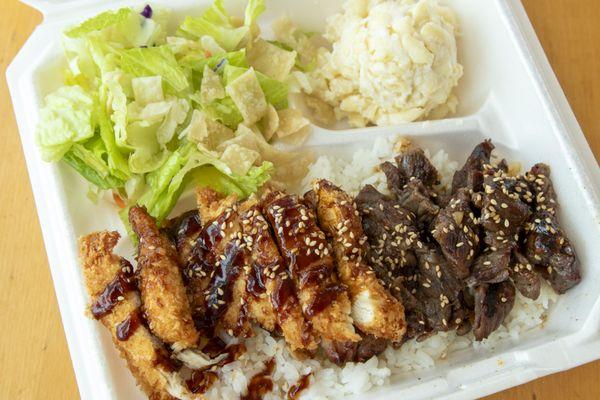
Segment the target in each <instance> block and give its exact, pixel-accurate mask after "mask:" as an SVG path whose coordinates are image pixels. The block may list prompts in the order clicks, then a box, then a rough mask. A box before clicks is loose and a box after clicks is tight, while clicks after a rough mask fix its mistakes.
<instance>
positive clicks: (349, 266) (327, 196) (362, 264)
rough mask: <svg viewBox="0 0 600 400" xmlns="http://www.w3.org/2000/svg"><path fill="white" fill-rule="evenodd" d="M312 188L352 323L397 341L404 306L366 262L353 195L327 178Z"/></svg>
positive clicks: (320, 221)
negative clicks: (349, 309) (347, 297)
mask: <svg viewBox="0 0 600 400" xmlns="http://www.w3.org/2000/svg"><path fill="white" fill-rule="evenodd" d="M313 188H314V189H313V190H314V194H315V198H316V199H315V200H316V209H317V214H318V219H319V224H320V225H321V227H322V228H323V230H324V231H325V233H326V234H327V235H328V236H329V238H330V240H331V242H332V243H333V250H334V255H335V260H336V266H337V272H338V276H339V277H340V280H341V281H342V283H343V284H344V285H346V286H347V287H348V294H349V295H350V299H351V303H352V313H351V316H352V318H353V320H354V324H355V325H356V327H357V328H358V329H360V330H361V331H362V332H364V333H367V334H371V335H373V336H375V337H378V338H383V339H389V340H391V341H394V342H400V341H401V340H402V337H403V336H404V333H405V331H406V323H405V320H404V308H403V307H402V304H401V303H400V302H399V301H398V300H397V299H396V298H394V297H393V296H392V295H391V294H390V293H389V292H388V291H387V290H386V289H385V287H384V286H383V285H382V284H381V283H380V282H379V280H378V279H377V277H376V276H375V273H374V272H373V270H372V269H371V267H370V266H369V265H368V264H367V262H366V257H365V253H366V251H365V250H366V242H367V238H366V237H365V235H364V232H363V229H362V223H361V220H360V216H359V213H358V211H357V209H356V205H355V204H354V201H353V199H352V198H351V197H350V196H349V195H348V194H347V193H345V192H343V191H342V190H341V189H339V188H338V187H336V186H334V185H333V184H332V183H331V182H329V181H326V180H319V181H317V182H315V184H314V186H313Z"/></svg>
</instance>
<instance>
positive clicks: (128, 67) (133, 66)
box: [119, 45, 190, 93]
mask: <svg viewBox="0 0 600 400" xmlns="http://www.w3.org/2000/svg"><path fill="white" fill-rule="evenodd" d="M119 54H120V55H121V68H122V69H123V71H125V72H127V73H129V74H131V75H133V76H134V77H143V76H161V77H162V79H163V81H164V82H165V84H166V85H167V87H168V88H170V89H171V90H172V91H173V92H175V93H180V92H183V91H185V90H186V89H188V88H189V86H190V84H189V81H188V78H187V76H186V74H185V73H184V71H183V70H182V68H181V67H180V66H179V64H178V63H177V60H176V59H175V55H174V54H173V51H172V50H171V49H170V48H169V47H168V46H166V45H165V46H158V47H148V48H133V49H128V50H121V51H119Z"/></svg>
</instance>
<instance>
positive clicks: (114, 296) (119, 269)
mask: <svg viewBox="0 0 600 400" xmlns="http://www.w3.org/2000/svg"><path fill="white" fill-rule="evenodd" d="M118 240H119V234H118V233H117V232H98V233H92V234H90V235H87V236H85V237H82V238H81V239H80V240H79V252H80V259H81V264H82V268H83V275H84V278H85V284H86V286H87V290H88V293H89V295H90V297H91V300H92V306H91V312H92V315H94V317H95V318H96V319H98V320H99V321H100V322H101V323H102V324H103V325H104V326H105V327H106V328H107V329H108V330H109V332H110V334H111V336H112V339H113V342H114V344H115V346H116V347H117V349H118V350H119V352H120V354H121V357H123V358H124V359H125V361H126V362H127V365H128V366H129V369H130V370H131V372H132V373H133V376H134V377H135V379H136V381H137V383H138V385H139V386H140V387H141V388H142V390H143V391H144V392H145V393H146V394H147V395H148V397H149V398H151V399H156V400H171V399H175V397H173V396H171V395H170V394H169V390H170V386H171V382H172V381H173V379H174V373H173V371H174V365H173V364H172V362H171V360H170V359H169V356H168V352H167V350H166V349H165V348H164V346H163V345H162V343H161V342H160V341H159V340H157V339H156V338H155V337H154V336H153V335H152V333H150V330H149V329H148V328H147V327H146V326H145V324H144V323H143V317H142V316H141V310H140V306H141V299H140V295H139V292H138V291H137V287H136V284H135V277H134V273H133V267H132V266H131V264H130V263H129V262H128V261H127V260H125V259H124V258H121V257H119V256H117V255H115V254H113V249H114V247H115V246H116V245H117V242H118Z"/></svg>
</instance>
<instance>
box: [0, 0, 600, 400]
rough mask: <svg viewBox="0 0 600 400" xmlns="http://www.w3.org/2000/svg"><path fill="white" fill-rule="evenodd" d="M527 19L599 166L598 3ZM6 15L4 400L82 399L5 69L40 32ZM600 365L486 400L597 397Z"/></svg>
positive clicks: (17, 13) (11, 11)
mask: <svg viewBox="0 0 600 400" xmlns="http://www.w3.org/2000/svg"><path fill="white" fill-rule="evenodd" d="M523 2H524V4H525V7H526V8H527V12H528V13H529V16H530V18H531V20H532V22H533V25H534V27H535V29H536V31H537V33H538V36H539V38H540V40H541V42H542V45H543V46H544V49H545V50H546V53H547V55H548V58H549V59H550V62H551V64H552V66H553V67H554V70H555V72H556V74H557V75H558V78H559V80H560V83H561V84H562V87H563V89H564V91H565V92H566V94H567V97H568V98H569V101H570V103H571V106H572V107H573V109H574V111H575V114H576V115H577V118H578V120H579V122H580V124H581V126H582V128H583V131H584V132H585V134H586V137H587V139H588V141H589V143H590V145H591V147H592V149H593V151H594V154H595V155H596V157H597V158H600V25H598V21H599V20H600V1H598V0H552V1H547V0H524V1H523ZM2 3H3V7H2V11H1V12H0V38H1V39H0V46H1V47H0V65H1V67H2V77H1V78H0V93H1V96H2V97H1V98H0V121H1V123H2V126H3V128H2V140H1V141H0V182H1V183H2V189H1V190H0V204H1V208H0V238H1V239H0V273H1V274H2V277H1V278H0V399H11V400H12V399H14V400H17V399H19V400H25V399H45V400H46V399H47V400H52V399H75V398H77V397H78V392H77V385H76V382H75V378H74V375H73V368H72V366H71V360H70V358H69V352H68V349H67V346H66V341H65V336H64V333H63V329H62V325H61V321H60V316H59V312H58V307H57V304H56V301H55V297H54V290H53V286H52V280H51V278H50V272H49V269H48V265H47V260H46V254H45V251H44V245H43V243H42V236H41V234H40V229H39V223H38V219H37V215H36V211H35V206H34V203H33V197H32V193H31V187H30V184H29V179H28V176H27V171H26V168H25V163H24V160H23V155H22V152H21V145H20V142H19V135H18V132H17V127H16V124H15V120H14V117H13V110H12V106H11V102H10V99H9V96H8V91H7V87H6V82H5V80H4V72H5V70H6V67H7V65H8V64H9V63H10V61H11V60H12V58H13V57H14V56H15V54H16V53H17V51H18V50H19V48H20V47H21V46H22V44H23V43H24V42H25V40H26V39H27V37H28V36H29V35H30V33H31V31H32V30H33V28H34V27H35V26H36V25H37V24H39V23H40V21H41V17H40V15H39V14H38V13H37V12H36V11H34V10H32V9H30V8H28V7H27V6H25V5H23V4H21V3H19V2H17V1H15V0H4V1H2ZM598 377H600V362H595V363H592V364H588V365H585V366H582V367H580V368H576V369H574V370H571V371H568V372H564V373H560V374H555V375H552V376H549V377H546V378H542V379H539V380H537V381H534V382H531V383H528V384H526V385H523V386H520V387H517V388H514V389H511V390H508V391H505V392H503V393H499V394H497V395H494V396H491V397H490V398H489V399H494V400H501V399H503V400H509V399H511V400H512V399H532V400H536V399H540V400H545V399H556V400H559V399H560V400H562V399H596V398H600V379H598Z"/></svg>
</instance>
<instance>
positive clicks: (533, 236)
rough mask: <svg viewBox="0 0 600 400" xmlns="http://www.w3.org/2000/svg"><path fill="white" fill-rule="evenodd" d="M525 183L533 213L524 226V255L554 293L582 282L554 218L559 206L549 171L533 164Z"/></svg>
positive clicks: (567, 244)
mask: <svg viewBox="0 0 600 400" xmlns="http://www.w3.org/2000/svg"><path fill="white" fill-rule="evenodd" d="M526 179H527V180H528V181H529V182H530V184H531V186H532V191H533V194H534V197H535V210H534V213H533V215H532V216H531V218H530V220H529V223H528V224H527V238H526V243H525V255H526V256H527V258H528V259H529V261H530V262H531V263H532V264H533V265H535V266H536V267H537V268H538V270H539V271H540V272H541V274H542V276H543V277H544V278H545V279H546V280H547V281H548V282H549V283H550V285H551V286H552V288H553V289H554V290H555V291H556V292H557V293H560V294H562V293H565V292H566V291H567V290H569V289H570V288H572V287H573V286H575V285H577V284H578V283H579V282H580V281H581V271H580V265H579V260H578V259H577V256H576V254H575V250H574V248H573V246H572V245H571V242H570V241H569V239H568V238H567V236H566V235H565V233H564V232H563V230H562V229H561V227H560V225H559V223H558V217H557V215H556V211H557V206H558V202H557V200H556V193H555V191H554V186H553V184H552V181H551V179H550V168H549V167H548V166H547V165H545V164H536V165H535V166H533V168H532V169H531V171H530V172H528V173H527V175H526Z"/></svg>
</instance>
